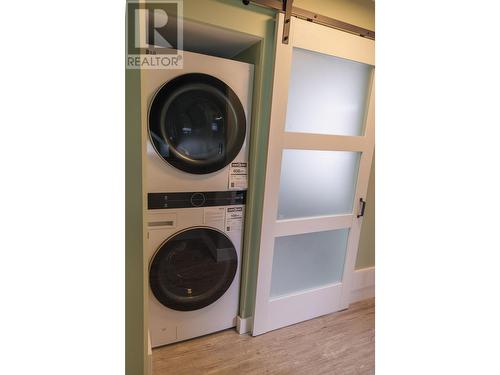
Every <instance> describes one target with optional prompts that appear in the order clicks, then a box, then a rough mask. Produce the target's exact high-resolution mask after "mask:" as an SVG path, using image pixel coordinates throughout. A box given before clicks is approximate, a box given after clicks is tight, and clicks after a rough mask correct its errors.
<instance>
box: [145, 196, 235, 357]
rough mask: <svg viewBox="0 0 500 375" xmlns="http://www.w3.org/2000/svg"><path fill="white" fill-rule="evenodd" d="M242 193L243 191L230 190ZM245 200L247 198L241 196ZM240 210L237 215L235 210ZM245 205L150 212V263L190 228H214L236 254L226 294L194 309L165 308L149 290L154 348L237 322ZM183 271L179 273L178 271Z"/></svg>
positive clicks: (148, 217) (148, 248)
mask: <svg viewBox="0 0 500 375" xmlns="http://www.w3.org/2000/svg"><path fill="white" fill-rule="evenodd" d="M227 193H228V194H236V193H238V194H240V193H241V197H244V195H243V194H244V192H227ZM242 199H243V201H244V198H242ZM235 211H236V212H238V214H237V215H236V219H235V216H231V215H232V213H234V212H235ZM243 217H244V205H224V206H210V207H193V208H179V209H152V210H149V211H148V214H147V220H148V245H147V251H148V257H149V260H150V272H151V264H152V262H153V259H154V257H155V255H156V254H157V253H158V250H159V248H160V247H161V246H162V244H164V243H166V242H168V240H169V239H172V237H173V236H175V235H176V234H178V233H182V232H183V231H186V230H189V229H193V228H194V229H196V228H211V229H214V230H216V231H218V232H220V233H222V234H224V235H225V236H227V238H229V240H230V241H231V243H232V245H233V246H234V250H236V255H237V269H236V274H235V276H234V279H232V282H231V284H230V286H229V288H228V289H227V290H226V291H225V292H224V294H223V295H222V296H221V297H220V298H218V299H217V300H216V301H214V302H213V303H211V304H209V305H208V306H206V307H203V308H201V309H198V310H194V311H178V310H175V309H171V308H168V307H166V306H165V305H164V304H162V303H160V301H159V300H158V299H157V298H156V297H155V295H154V293H153V292H152V290H151V284H150V290H149V291H150V293H149V329H150V333H151V344H152V347H158V346H161V345H166V344H170V343H173V342H177V341H182V340H186V339H190V338H193V337H197V336H202V335H206V334H208V333H212V332H216V331H220V330H223V329H227V328H231V327H234V326H235V325H236V316H237V315H238V305H239V289H240V268H241V244H242V235H243V232H242V230H243ZM179 273H180V272H179Z"/></svg>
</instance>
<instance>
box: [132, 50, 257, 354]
mask: <svg viewBox="0 0 500 375" xmlns="http://www.w3.org/2000/svg"><path fill="white" fill-rule="evenodd" d="M252 82H253V66H252V65H249V64H245V63H241V62H236V61H231V60H226V59H222V58H218V57H213V56H206V55H200V54H196V53H190V52H183V69H182V70H145V71H143V72H142V73H141V87H142V110H143V126H144V128H145V129H147V131H148V135H149V137H148V138H149V139H148V144H147V165H146V175H147V177H146V189H147V193H148V200H147V201H148V202H147V204H148V210H147V215H146V220H147V226H148V228H147V230H148V247H147V251H148V257H149V286H150V289H149V291H150V293H149V294H150V296H149V328H150V334H151V345H152V347H157V346H161V345H165V344H169V343H172V342H176V341H181V340H186V339H189V338H193V337H196V336H201V335H205V334H208V333H211V332H216V331H220V330H223V329H226V328H231V327H234V326H235V325H236V316H237V314H238V303H239V288H240V268H241V248H242V235H243V218H244V205H245V201H246V178H247V166H248V164H247V163H248V161H247V159H248V158H247V141H248V134H249V128H250V122H249V118H250V103H251V97H252V96H251V89H252Z"/></svg>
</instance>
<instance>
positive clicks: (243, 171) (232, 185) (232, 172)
mask: <svg viewBox="0 0 500 375" xmlns="http://www.w3.org/2000/svg"><path fill="white" fill-rule="evenodd" d="M247 164H248V163H241V162H234V163H231V165H230V166H229V186H228V188H229V190H244V189H246V188H247V186H248V182H247V180H248V179H247V176H248V173H247Z"/></svg>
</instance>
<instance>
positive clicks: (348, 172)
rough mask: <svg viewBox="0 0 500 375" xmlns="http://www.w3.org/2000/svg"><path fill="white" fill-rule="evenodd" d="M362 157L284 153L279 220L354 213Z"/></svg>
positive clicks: (354, 154)
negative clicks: (353, 207)
mask: <svg viewBox="0 0 500 375" xmlns="http://www.w3.org/2000/svg"><path fill="white" fill-rule="evenodd" d="M360 155H361V153H360V152H352V151H314V150H283V159H282V162H281V181H280V191H279V198H278V199H279V200H278V219H292V218H299V217H308V216H321V215H337V214H345V213H352V206H353V201H354V195H355V192H356V180H357V177H358V166H359V158H360Z"/></svg>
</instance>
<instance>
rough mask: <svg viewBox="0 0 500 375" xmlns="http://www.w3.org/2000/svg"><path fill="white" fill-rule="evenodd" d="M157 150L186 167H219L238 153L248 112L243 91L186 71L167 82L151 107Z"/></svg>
mask: <svg viewBox="0 0 500 375" xmlns="http://www.w3.org/2000/svg"><path fill="white" fill-rule="evenodd" d="M149 135H150V139H151V143H152V144H153V146H154V148H155V150H156V152H157V153H158V155H160V157H161V158H163V159H164V160H165V161H166V162H168V163H169V164H171V165H172V166H174V167H175V168H177V169H180V170H182V171H184V172H188V173H194V174H206V173H212V172H215V171H218V170H220V169H222V168H224V167H225V166H226V165H228V164H229V163H230V162H231V161H232V160H234V158H235V157H236V156H237V155H238V153H239V152H240V150H241V147H242V146H243V142H244V141H245V135H246V117H245V112H244V110H243V106H242V105H241V102H240V101H239V99H238V97H237V95H236V94H235V93H234V91H233V90H231V88H230V87H229V86H227V85H226V84H225V83H224V82H222V81H221V80H219V79H217V78H215V77H212V76H209V75H207V74H200V73H190V74H184V75H181V76H179V77H177V78H174V79H173V80H171V81H169V82H167V83H166V84H165V85H163V86H162V87H161V88H160V90H159V91H158V92H157V94H156V95H155V97H154V99H153V102H152V103H151V107H150V110H149Z"/></svg>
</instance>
